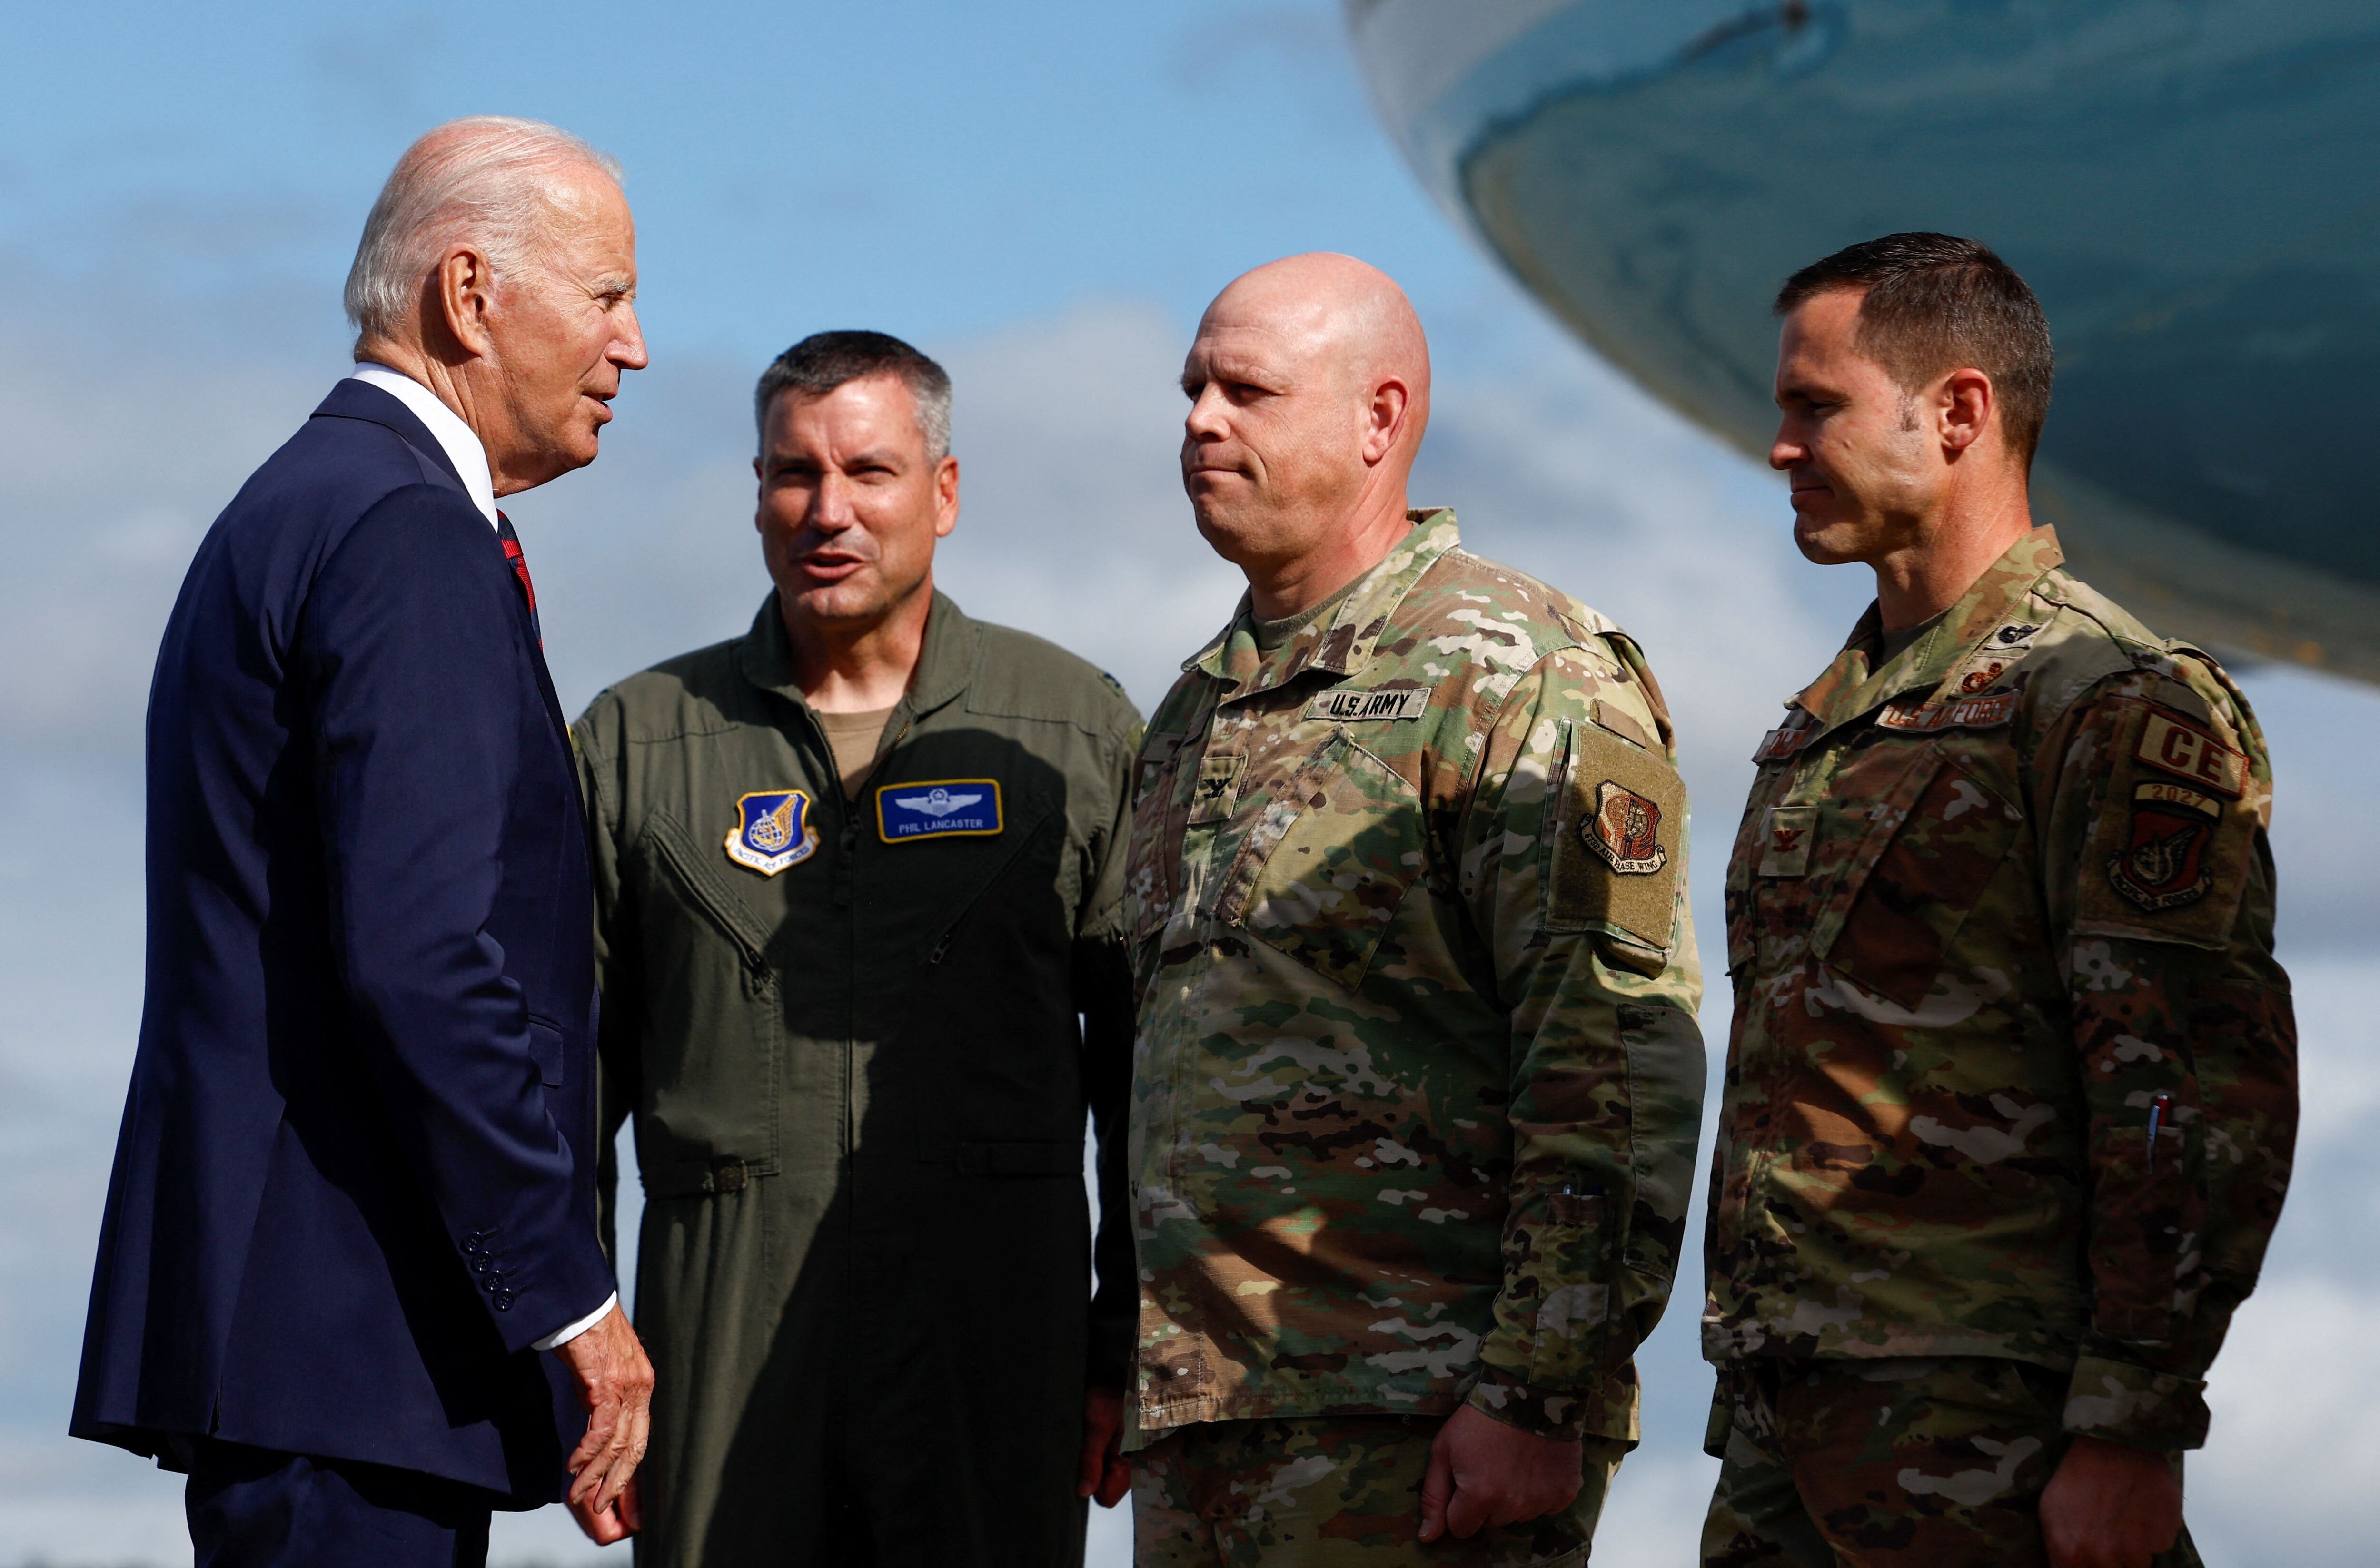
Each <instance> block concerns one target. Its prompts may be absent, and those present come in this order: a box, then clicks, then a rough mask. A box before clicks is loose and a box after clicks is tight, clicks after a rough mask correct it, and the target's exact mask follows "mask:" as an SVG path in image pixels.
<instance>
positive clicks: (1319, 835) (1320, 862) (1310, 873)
mask: <svg viewBox="0 0 2380 1568" xmlns="http://www.w3.org/2000/svg"><path fill="white" fill-rule="evenodd" d="M1425 849H1426V838H1425V828H1424V824H1423V820H1422V809H1421V797H1420V794H1419V792H1418V791H1416V790H1415V789H1414V787H1413V786H1412V785H1411V784H1409V783H1407V782H1406V781H1405V779H1404V778H1403V777H1401V776H1400V775H1398V774H1397V773H1396V772H1395V771H1394V770H1393V769H1391V768H1390V766H1388V765H1387V764H1386V763H1384V762H1381V761H1380V760H1379V759H1378V757H1375V756H1373V755H1372V754H1371V753H1369V752H1367V751H1366V750H1364V748H1363V747H1361V746H1359V745H1357V744H1356V743H1355V742H1354V741H1353V740H1351V739H1349V738H1348V735H1347V732H1346V731H1345V730H1337V731H1334V732H1333V733H1332V735H1331V737H1330V740H1328V741H1326V742H1324V743H1323V745H1322V747H1321V748H1320V749H1319V750H1318V751H1317V752H1316V753H1315V754H1314V755H1313V756H1312V757H1311V758H1310V759H1309V760H1308V761H1307V762H1306V763H1305V766H1302V767H1300V768H1299V769H1298V770H1297V772H1296V773H1295V774H1293V776H1292V777H1291V778H1290V780H1289V782H1288V785H1287V787H1286V788H1284V789H1282V790H1280V791H1279V792H1278V793H1276V794H1274V795H1273V797H1272V798H1271V799H1270V800H1269V801H1267V802H1265V804H1264V806H1263V808H1262V814H1261V815H1260V816H1259V817H1258V818H1257V820H1256V821H1255V822H1254V823H1253V824H1252V825H1251V826H1249V828H1248V830H1247V839H1246V842H1245V844H1244V845H1243V846H1242V848H1241V851H1240V854H1239V856H1238V857H1237V861H1236V862H1235V863H1234V865H1233V869H1232V874H1231V875H1230V877H1229V878H1228V879H1227V881H1226V884H1225V887H1224V888H1223V890H1222V892H1221V894H1220V897H1219V899H1218V901H1217V905H1216V913H1217V914H1218V915H1220V917H1221V918H1223V919H1224V920H1226V921H1228V922H1230V923H1233V924H1235V925H1239V926H1241V927H1243V928H1244V929H1245V930H1246V931H1247V933H1248V934H1249V935H1252V936H1254V937H1256V938H1257V940H1258V941H1260V942H1263V943H1265V944H1266V945H1268V946H1269V947H1276V948H1279V949H1280V950H1281V951H1282V952H1284V953H1287V954H1289V955H1290V956H1291V957H1292V958H1293V959H1297V960H1298V961H1299V962H1301V963H1303V964H1305V965H1306V966H1308V967H1309V968H1311V969H1313V970H1315V971H1317V972H1318V973H1320V974H1322V975H1325V976H1327V977H1328V978H1330V979H1331V980H1333V981H1336V982H1337V983H1340V984H1342V985H1345V986H1351V987H1352V986H1354V984H1356V983H1358V982H1359V981H1361V980H1362V979H1363V978H1364V974H1365V971H1366V970H1368V969H1369V968H1370V967H1371V964H1372V959H1373V958H1374V956H1375V955H1376V954H1377V953H1378V950H1379V947H1380V942H1381V939H1382V938H1383V937H1384V936H1386V935H1387V934H1388V929H1389V924H1390V922H1391V921H1392V920H1394V919H1395V918H1396V913H1397V910H1398V908H1399V907H1400V906H1401V905H1403V902H1404V899H1405V895H1406V893H1407V892H1408V891H1410V890H1411V888H1412V887H1413V884H1414V880H1415V878H1416V877H1418V876H1419V875H1420V874H1421V870H1422V865H1423V862H1424V861H1425V859H1426V855H1425Z"/></svg>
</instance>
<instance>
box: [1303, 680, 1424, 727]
mask: <svg viewBox="0 0 2380 1568" xmlns="http://www.w3.org/2000/svg"><path fill="white" fill-rule="evenodd" d="M1428 711H1429V688H1428V687H1427V686H1378V687H1375V688H1373V689H1372V690H1370V691H1368V692H1347V691H1340V692H1325V693H1323V694H1321V695H1320V696H1318V697H1317V698H1315V699H1314V700H1313V701H1312V702H1310V703H1308V704H1306V705H1305V717H1306V718H1335V719H1337V720H1339V721H1340V722H1341V723H1360V722H1362V721H1363V720H1365V719H1390V718H1420V717H1421V716H1422V715H1423V714H1425V713H1427V712H1428Z"/></svg>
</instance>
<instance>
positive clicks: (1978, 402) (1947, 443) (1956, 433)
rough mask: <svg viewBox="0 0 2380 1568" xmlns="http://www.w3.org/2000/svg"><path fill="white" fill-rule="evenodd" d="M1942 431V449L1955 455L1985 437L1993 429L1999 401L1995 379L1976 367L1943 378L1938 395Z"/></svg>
mask: <svg viewBox="0 0 2380 1568" xmlns="http://www.w3.org/2000/svg"><path fill="white" fill-rule="evenodd" d="M1936 396H1937V401H1936V404H1935V406H1936V408H1937V410H1938V411H1939V414H1938V417H1939V422H1940V425H1941V432H1942V450H1943V451H1944V452H1949V453H1950V454H1951V455H1953V456H1956V455H1957V454H1958V453H1960V452H1964V451H1966V450H1967V449H1968V448H1969V447H1971V446H1973V445H1974V444H1975V443H1976V442H1977V441H1979V440H1983V439H1984V432H1985V430H1987V429H1989V428H1991V423H1992V411H1993V410H1994V409H1995V408H1997V407H1998V404H1999V398H1998V394H1997V393H1996V392H1994V391H1993V388H1992V379H1991V378H1990V377H1989V376H1986V375H1985V374H1984V373H1983V372H1982V371H1981V370H1977V369H1974V368H1965V369H1959V370H1953V371H1951V372H1950V373H1949V375H1948V376H1945V377H1944V378H1942V386H1941V390H1940V392H1937V394H1936Z"/></svg>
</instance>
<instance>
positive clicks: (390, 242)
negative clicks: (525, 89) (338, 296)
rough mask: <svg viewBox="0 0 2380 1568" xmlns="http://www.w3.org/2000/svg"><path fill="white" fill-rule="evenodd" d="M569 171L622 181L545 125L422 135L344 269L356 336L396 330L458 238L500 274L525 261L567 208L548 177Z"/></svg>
mask: <svg viewBox="0 0 2380 1568" xmlns="http://www.w3.org/2000/svg"><path fill="white" fill-rule="evenodd" d="M573 166H577V167H582V168H589V169H593V170H596V171H599V172H600V173H601V174H602V175H604V176H605V177H607V178H609V179H610V180H611V181H612V182H613V184H615V185H616V184H618V183H619V179H620V165H619V163H618V161H617V160H615V159H613V157H611V156H610V155H609V154H608V153H603V152H599V151H596V150H595V149H594V148H592V147H589V146H588V145H587V143H585V142H584V141H581V140H579V139H578V138H577V137H575V136H573V135H571V134H570V133H569V132H568V131H566V130H563V129H560V128H559V127H554V126H549V125H546V124H544V123H542V122H541V121H538V120H517V119H514V118H512V117H510V116H508V115H469V116H468V117H466V118H464V119H459V120H449V121H447V122H446V123H445V124H444V125H443V126H440V127H436V128H435V129H433V130H431V131H428V132H425V133H424V134H423V135H422V136H421V138H420V139H419V140H417V141H416V142H414V144H413V145H412V146H411V147H408V148H407V149H406V150H405V156H404V157H402V158H399V159H398V160H397V161H396V167H395V170H393V171H392V172H391V173H390V175H389V176H388V183H387V184H386V185H384V186H383V187H381V190H380V199H379V200H377V201H375V202H373V203H372V210H371V215H370V217H368V218H366V219H365V220H364V233H363V238H362V239H361V240H360V241H358V243H357V246H356V260H355V265H354V266H353V267H350V268H349V269H348V270H347V288H346V307H347V320H349V321H350V322H351V323H353V324H354V326H355V329H356V332H357V335H358V338H359V339H360V338H364V337H371V336H374V335H383V336H385V335H387V334H390V333H393V332H395V331H396V330H397V329H398V327H399V326H400V325H401V324H402V323H403V322H404V321H405V320H406V319H407V317H408V316H409V315H410V314H411V313H412V312H413V310H414V308H415V307H416V306H417V305H418V304H419V301H420V298H421V280H422V279H423V278H424V277H425V276H427V275H428V273H429V271H430V269H431V267H433V266H435V265H437V262H438V259H439V257H440V256H441V255H443V253H444V251H445V249H446V247H448V246H450V245H452V244H454V243H455V241H456V240H457V239H463V238H468V239H470V240H472V241H473V242H474V243H476V244H478V245H479V246H480V247H481V248H482V249H484V250H485V251H486V252H487V256H488V260H489V263H490V265H492V267H493V268H494V269H495V271H496V274H497V276H499V277H502V276H504V274H505V273H507V272H512V271H517V270H518V269H520V268H521V267H523V266H524V265H526V264H527V262H528V257H529V254H530V252H531V251H533V250H534V249H535V248H536V247H537V246H538V243H539V239H540V230H541V229H542V228H544V227H545V226H546V225H547V224H548V223H550V222H551V220H552V219H553V216H554V215H555V214H556V213H558V212H561V211H565V209H564V208H563V206H562V205H561V204H560V203H559V202H558V201H557V200H556V199H555V192H554V189H553V181H552V180H551V178H550V177H548V176H551V175H553V174H554V173H555V172H556V171H557V170H563V169H567V168H570V167H573Z"/></svg>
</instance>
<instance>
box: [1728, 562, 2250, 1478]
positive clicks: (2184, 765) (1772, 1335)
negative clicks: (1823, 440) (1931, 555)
mask: <svg viewBox="0 0 2380 1568" xmlns="http://www.w3.org/2000/svg"><path fill="white" fill-rule="evenodd" d="M2063 559H2064V558H2063V556H2062V555H2061V554H2060V553H2059V551H2058V541H2057V538H2056V537H2055V536H2054V535H2053V534H2052V533H2051V532H2050V531H2049V530H2048V529H2046V528H2042V529H2036V530H2034V532H2033V533H2032V534H2030V535H2028V536H2027V537H2024V538H2023V539H2022V540H2020V541H2018V542H2017V543H2016V544H2015V545H2014V546H2012V547H2011V548H2010V550H2009V551H2008V553H2007V554H2006V555H2004V556H2002V557H2001V558H2000V560H1999V561H1998V562H1996V563H1995V564H1994V565H1993V566H1992V568H1991V569H1990V570H1989V571H1987V572H1985V573H1984V575H1983V577H1982V578H1981V579H1980V580H1979V581H1977V582H1976V584H1975V585H1973V587H1972V588H1971V589H1969V590H1968V592H1967V594H1966V596H1965V597H1963V598H1961V600H1960V601H1959V602H1958V603H1957V604H1955V605H1953V606H1952V607H1951V608H1950V609H1949V611H1948V612H1946V613H1945V614H1944V615H1943V616H1942V618H1941V619H1940V621H1938V622H1937V624H1936V625H1935V626H1934V628H1933V629H1932V630H1931V631H1929V632H1927V633H1925V634H1924V635H1922V636H1920V637H1919V638H1918V639H1917V640H1916V642H1915V643H1913V645H1910V646H1909V647H1908V648H1906V649H1903V650H1902V651H1901V652H1900V655H1899V657H1895V658H1893V659H1891V660H1889V661H1888V662H1887V663H1886V664H1885V665H1884V667H1883V668H1882V669H1871V668H1870V665H1871V662H1872V661H1873V659H1874V658H1875V657H1876V652H1877V651H1878V649H1879V646H1880V645H1879V642H1878V637H1879V630H1878V628H1879V622H1878V621H1877V620H1876V611H1875V610H1874V609H1870V610H1869V612H1868V615H1867V618H1866V619H1865V620H1864V621H1862V622H1861V623H1860V626H1859V628H1858V629H1857V630H1856V631H1854V632H1853V633H1852V640H1851V642H1850V644H1849V645H1847V646H1845V648H1844V649H1843V651H1842V652H1841V653H1840V655H1838V656H1837V657H1836V659H1835V662H1834V663H1833V664H1832V665H1831V666H1830V667H1829V668H1828V670H1827V672H1826V673H1825V674H1824V675H1822V676H1821V677H1819V679H1818V681H1817V682H1816V683H1815V684H1814V685H1812V686H1811V687H1810V688H1809V689H1808V690H1807V691H1804V692H1803V693H1802V694H1801V695H1799V696H1798V697H1795V698H1794V699H1793V700H1792V701H1791V703H1789V704H1788V705H1787V708H1788V713H1787V718H1786V721H1785V723H1784V724H1783V725H1782V726H1781V727H1780V728H1779V729H1778V730H1773V731H1771V732H1770V734H1769V735H1768V737H1767V740H1766V741H1764V742H1762V745H1761V747H1760V752H1759V754H1758V756H1757V757H1756V758H1755V761H1756V762H1758V764H1759V766H1760V772H1759V775H1758V777H1757V779H1756V781H1755V784H1754V786H1753V790H1752V801H1751V804H1750V806H1749V808H1748V809H1747V811H1746V812H1745V814H1744V819H1743V827H1742V829H1741V831H1740V832H1739V834H1738V836H1737V838H1736V842H1735V851H1734V858H1733V859H1732V861H1731V862H1730V865H1729V868H1728V879H1727V908H1728V972H1729V975H1730V979H1731V980H1732V981H1733V982H1734V987H1735V1019H1734V1029H1733V1033H1732V1038H1731V1039H1730V1043H1729V1050H1728V1069H1727V1089H1726V1104H1725V1109H1724V1113H1723V1115H1722V1117H1721V1129H1720V1135H1719V1141H1718V1149H1717V1151H1716V1154H1715V1161H1714V1168H1713V1172H1712V1177H1713V1188H1712V1201H1711V1220H1710V1233H1709V1267H1710V1281H1709V1283H1710V1297H1709V1301H1708V1303H1707V1305H1706V1309H1705V1313H1704V1320H1703V1334H1704V1349H1705V1353H1706V1355H1707V1356H1708V1357H1710V1358H1711V1359H1712V1360H1714V1361H1720V1362H1725V1361H1729V1360H1732V1359H1735V1358H1739V1357H1754V1356H1789V1357H1800V1356H1844V1357H1888V1356H1891V1357H1900V1356H1993V1357H2012V1358H2014V1359H2017V1360H2022V1361H2032V1362H2035V1363H2038V1364H2040V1365H2042V1366H2045V1367H2048V1368H2051V1369H2057V1370H2059V1371H2066V1372H2070V1374H2071V1377H2070V1383H2069V1399H2068V1404H2067V1409H2066V1421H2067V1426H2068V1428H2069V1429H2070V1430H2073V1431H2077V1432H2089V1433H2093V1434H2095V1435H2098V1436H2103V1437H2109V1438H2114V1439H2118V1440H2120V1441H2131V1442H2137V1443H2141V1444H2144V1445H2147V1446H2150V1447H2165V1448H2183V1447H2192V1446H2195V1445H2196V1444H2197V1443H2199V1442H2200V1441H2203V1440H2204V1433H2205V1427H2206V1410H2205V1405H2204V1399H2203V1392H2204V1381H2203V1380H2204V1376H2205V1373H2206V1369H2207V1366H2208V1364H2209V1363H2210V1362H2212V1361H2213V1360H2214V1358H2215V1352H2216V1347H2217V1345H2219V1344H2220V1343H2221V1341H2222V1338H2223V1333H2224V1329H2225V1327H2226V1326H2227V1324H2228V1321H2229V1320H2230V1316H2231V1311H2232V1309H2233V1308H2234V1307H2236V1306H2237V1305H2238V1304H2239V1302H2240V1300H2241V1299H2242V1298H2244V1297H2246V1296H2247V1294H2248V1292H2249V1290H2250V1289H2251V1287H2252V1286H2253V1284H2254V1282H2255V1277H2256V1270H2257V1266H2258V1264H2259V1262H2260V1261H2261V1260H2262V1258H2263V1255H2264V1250H2265V1239H2266V1237H2267V1236H2269V1235H2270V1234H2271V1232H2272V1227H2273V1224H2274V1222H2275V1220H2276V1219H2277V1218H2278V1216H2279V1213H2280V1207H2281V1196H2282V1192H2283V1189H2284V1188H2285V1187H2286V1186H2287V1183H2288V1175H2289V1148H2290V1143H2291V1140H2292V1137H2293V1134H2294V1130H2295V1127H2296V1115H2297V1105H2296V1073H2295V1065H2294V1063H2295V1033H2294V1029H2293V1026H2292V1023H2291V1020H2290V1010H2289V989H2288V985H2289V983H2288V978H2287V976H2285V975H2284V974H2283V973H2282V972H2281V970H2280V968H2279V966H2278V965H2277V964H2276V963H2275V962H2274V961H2273V950H2272V949H2273V864H2272V856H2271V852H2270V850H2269V849H2268V848H2267V846H2266V843H2265V825H2266V820H2267V817H2268V814H2269V811H2270V806H2271V799H2272V774H2271V770H2270V767H2269V766H2268V765H2267V763H2266V760H2265V742H2264V737H2263V736H2262V734H2261V733H2260V732H2259V731H2258V730H2257V728H2256V721H2255V718H2254V717H2253V715H2252V714H2251V713H2250V712H2249V710H2248V704H2247V700H2246V699H2245V698H2244V697H2242V696H2241V695H2240V691H2239V689H2238V688H2237V687H2236V686H2234V685H2233V684H2232V683H2231V681H2230V679H2229V678H2228V676H2226V675H2225V674H2224V672H2223V670H2222V669H2220V668H2219V667H2218V666H2217V665H2216V663H2215V661H2214V660H2213V659H2211V658H2209V657H2207V656H2206V655H2204V654H2203V653H2201V652H2199V651H2198V650H2196V649H2194V648H2191V647H2187V646H2184V645H2180V644H2177V643H2168V642H2164V641H2161V640H2159V639H2157V638H2155V637H2154V636H2152V635H2151V634H2150V633H2148V631H2147V630H2146V629H2145V628H2143V626H2142V625H2141V624H2140V622H2138V621H2134V620H2133V619H2132V618H2131V616H2129V615H2127V614H2125V613H2124V611H2122V610H2121V609H2118V608H2116V607H2115V606H2114V605H2112V604H2110V603H2108V602H2107V600H2106V599H2104V598H2102V597H2100V596H2099V595H2097V594H2095V593H2094V592H2093V591H2092V590H2091V589H2090V588H2088V587H2086V586H2084V585H2083V584H2082V583H2079V582H2077V581H2076V580H2075V579H2074V578H2073V577H2071V576H2070V575H2068V574H2067V573H2065V572H2064V571H2063V570H2061V569H2060V566H2059V562H2060V561H2062V560H2063Z"/></svg>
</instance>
